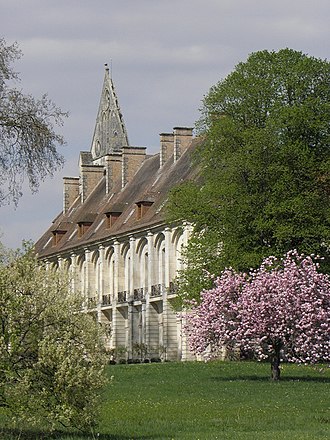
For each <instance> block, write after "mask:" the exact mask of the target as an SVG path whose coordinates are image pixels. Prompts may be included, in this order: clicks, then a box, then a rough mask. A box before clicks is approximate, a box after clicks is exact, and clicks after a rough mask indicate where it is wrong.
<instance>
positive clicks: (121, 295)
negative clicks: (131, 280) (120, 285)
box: [118, 290, 127, 303]
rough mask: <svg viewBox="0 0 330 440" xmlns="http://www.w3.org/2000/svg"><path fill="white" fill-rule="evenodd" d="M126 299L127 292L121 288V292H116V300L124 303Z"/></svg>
mask: <svg viewBox="0 0 330 440" xmlns="http://www.w3.org/2000/svg"><path fill="white" fill-rule="evenodd" d="M126 301H127V292H126V290H123V291H122V292H118V302H119V303H124V302H126Z"/></svg>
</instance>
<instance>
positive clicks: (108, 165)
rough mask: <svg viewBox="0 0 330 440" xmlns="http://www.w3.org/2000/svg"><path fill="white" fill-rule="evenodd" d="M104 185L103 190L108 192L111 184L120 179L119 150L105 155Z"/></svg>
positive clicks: (111, 186)
mask: <svg viewBox="0 0 330 440" xmlns="http://www.w3.org/2000/svg"><path fill="white" fill-rule="evenodd" d="M104 159H105V170H106V187H105V192H106V194H109V193H110V192H111V190H112V188H113V186H114V185H115V184H116V182H118V181H119V180H120V179H121V168H122V155H121V153H120V152H118V153H112V154H108V155H107V156H105V158H104Z"/></svg>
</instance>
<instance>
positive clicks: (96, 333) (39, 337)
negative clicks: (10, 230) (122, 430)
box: [0, 248, 105, 429]
mask: <svg viewBox="0 0 330 440" xmlns="http://www.w3.org/2000/svg"><path fill="white" fill-rule="evenodd" d="M4 262H5V263H4ZM69 282H70V280H69V279H68V277H67V276H66V275H65V273H62V272H60V271H58V270H57V271H55V270H51V269H49V268H48V269H47V268H46V267H44V266H42V265H40V262H38V261H37V259H36V257H35V255H34V253H33V251H32V249H31V248H26V251H25V253H20V254H19V255H15V256H13V255H10V256H9V257H6V258H2V259H1V264H0V310H1V315H0V406H2V407H3V408H5V410H6V413H7V414H8V415H9V416H10V415H11V416H12V417H13V419H14V420H16V421H17V422H20V423H22V422H24V423H25V424H26V423H28V424H31V425H36V424H42V426H45V424H46V425H48V427H49V428H50V429H53V428H55V427H57V426H58V425H59V424H60V425H63V426H73V427H76V428H80V429H87V428H91V427H92V426H93V424H94V423H95V417H96V408H97V406H96V403H97V400H98V393H99V390H100V388H101V387H102V386H103V384H104V383H105V379H104V375H103V373H102V371H103V368H104V365H105V357H104V354H103V349H102V344H101V340H100V337H101V334H100V328H99V326H98V324H97V323H96V321H95V319H94V318H92V317H91V316H89V315H87V314H85V313H83V312H81V311H80V310H81V298H80V299H79V298H77V297H75V296H74V295H73V294H72V293H70V292H69V291H70V285H69Z"/></svg>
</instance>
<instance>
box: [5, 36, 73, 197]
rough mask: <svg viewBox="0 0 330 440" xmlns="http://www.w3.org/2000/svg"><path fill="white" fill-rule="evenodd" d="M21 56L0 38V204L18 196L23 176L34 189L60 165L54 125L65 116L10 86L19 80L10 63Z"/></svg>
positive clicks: (46, 101) (59, 141)
mask: <svg viewBox="0 0 330 440" xmlns="http://www.w3.org/2000/svg"><path fill="white" fill-rule="evenodd" d="M20 57H21V52H20V51H19V49H18V46H17V44H16V43H15V44H12V45H7V44H6V42H5V40H4V39H3V38H0V206H1V205H4V204H6V203H10V202H14V203H15V204H16V205H17V203H18V199H19V198H20V196H21V195H22V185H23V182H24V179H26V178H27V179H28V182H29V186H30V188H31V190H32V191H33V192H34V191H36V190H37V189H38V185H39V182H40V181H42V180H43V179H44V178H45V177H46V176H47V175H53V173H54V172H55V171H57V170H58V169H60V168H61V167H62V165H63V157H62V156H61V155H60V154H59V153H58V152H57V149H56V148H57V146H58V145H63V144H64V140H63V137H62V136H61V135H59V134H58V133H56V132H55V126H61V125H62V124H63V118H64V117H65V116H67V114H66V113H64V112H62V111H61V110H60V109H59V108H58V107H56V105H55V104H54V103H53V102H52V101H51V100H50V99H49V98H48V97H47V95H43V96H42V97H41V99H35V98H34V97H32V96H31V95H25V94H23V93H22V91H21V90H18V89H17V88H14V87H10V84H11V83H13V82H14V81H17V80H18V79H19V77H18V75H17V73H16V72H14V70H13V68H12V63H13V62H14V61H15V60H17V59H19V58H20Z"/></svg>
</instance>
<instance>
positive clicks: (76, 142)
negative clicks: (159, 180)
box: [0, 0, 330, 243]
mask: <svg viewBox="0 0 330 440" xmlns="http://www.w3.org/2000/svg"><path fill="white" fill-rule="evenodd" d="M0 10H1V17H0V24H1V31H2V35H3V36H4V37H5V39H6V40H7V41H8V42H9V43H10V42H13V41H15V40H17V41H18V43H19V44H20V47H21V49H22V51H23V53H24V57H23V58H22V60H20V61H19V62H18V63H17V70H19V71H20V72H21V77H22V83H21V86H22V87H23V89H24V90H25V91H26V92H29V93H32V94H33V95H34V96H40V95H41V94H42V93H44V92H48V93H49V96H50V97H51V98H52V99H53V100H54V101H55V102H56V104H58V105H59V106H60V107H61V108H62V109H63V110H69V112H70V117H69V119H68V120H67V121H66V122H65V126H64V127H63V129H62V132H63V134H64V136H65V138H66V140H67V146H66V147H64V148H63V149H61V152H63V154H64V155H65V157H66V160H67V166H68V168H66V169H65V170H63V173H58V174H57V175H56V177H54V179H53V180H47V181H46V182H44V183H43V184H42V185H41V187H40V192H39V193H38V194H36V195H34V196H29V195H28V192H26V193H25V194H24V197H23V198H22V200H21V201H20V205H19V208H18V209H17V210H16V211H14V210H13V209H12V208H1V214H2V215H1V222H0V223H1V225H2V229H3V230H4V232H5V236H6V237H7V238H6V240H7V242H8V243H9V242H10V243H14V242H15V240H16V241H17V240H20V238H19V237H21V236H22V234H23V232H24V234H26V235H23V236H25V237H27V236H29V235H28V233H29V232H30V236H32V237H33V238H34V239H35V238H37V236H38V235H41V234H42V233H43V231H44V230H45V229H46V228H47V227H48V225H49V224H50V222H51V220H52V219H53V217H54V216H55V213H56V212H59V211H60V210H61V208H62V206H61V205H62V176H63V175H64V174H71V175H77V173H78V166H77V161H78V156H79V152H80V150H89V148H90V143H91V139H92V135H93V130H94V124H95V118H96V114H97V109H98V104H99V98H100V92H101V87H102V82H103V69H104V67H103V65H104V63H106V62H108V63H110V60H112V72H113V78H114V82H115V87H116V91H117V95H118V98H119V102H120V106H121V109H122V112H123V114H124V120H125V122H126V126H127V129H128V135H129V139H130V141H131V143H132V144H134V145H145V146H147V147H148V152H151V153H154V152H156V151H157V149H158V148H159V136H158V134H159V133H160V132H164V131H170V130H172V128H173V127H174V126H177V125H189V126H193V125H194V123H195V121H196V119H197V118H198V117H199V112H198V109H199V107H200V106H201V100H202V98H203V95H205V94H206V93H207V92H208V90H209V88H210V87H211V86H212V85H214V84H215V83H216V82H217V81H219V80H220V79H222V78H224V77H225V76H226V75H227V74H228V73H229V72H230V71H231V70H232V69H233V68H234V66H235V65H236V64H237V63H238V62H240V61H244V60H245V59H246V58H247V56H248V54H250V53H251V52H254V51H256V50H261V49H270V50H272V49H274V50H277V49H280V48H283V47H291V48H294V49H297V50H301V51H303V52H305V53H308V54H310V55H314V56H316V57H321V58H326V57H327V56H328V54H329V50H330V28H329V18H330V16H329V15H330V8H329V1H328V0H314V1H313V2H311V1H310V0H290V1H288V0H278V1H276V2H271V1H265V0H249V1H247V0H221V1H220V0H167V1H166V2H165V1H155V0H138V1H137V0H125V1H121V2H119V1H116V0H97V1H91V0H47V1H44V0H26V1H24V2H22V1H21V0H11V1H10V2H9V1H8V0H0ZM15 237H17V238H15Z"/></svg>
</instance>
